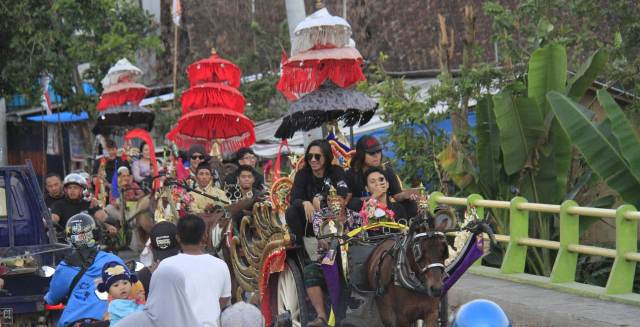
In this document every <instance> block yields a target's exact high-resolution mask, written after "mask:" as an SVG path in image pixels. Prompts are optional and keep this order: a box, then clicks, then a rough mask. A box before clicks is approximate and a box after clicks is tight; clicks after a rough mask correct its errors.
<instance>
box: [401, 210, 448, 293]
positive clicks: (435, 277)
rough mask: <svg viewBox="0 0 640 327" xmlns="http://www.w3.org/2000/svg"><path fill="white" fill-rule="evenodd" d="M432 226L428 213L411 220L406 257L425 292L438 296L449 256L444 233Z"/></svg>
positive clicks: (441, 290) (432, 222)
mask: <svg viewBox="0 0 640 327" xmlns="http://www.w3.org/2000/svg"><path fill="white" fill-rule="evenodd" d="M433 226H434V221H433V217H432V216H431V215H430V214H427V215H426V216H425V217H422V218H417V219H414V220H413V221H412V223H411V224H410V227H409V234H408V237H410V240H409V243H408V247H409V248H408V249H407V257H408V263H409V265H410V267H411V270H413V272H414V273H415V274H416V276H418V278H419V279H420V281H421V282H422V283H423V286H424V287H425V288H426V289H427V293H428V294H429V295H430V296H433V297H439V296H441V295H442V292H443V287H444V284H443V282H444V276H445V270H444V261H445V260H446V259H447V258H448V257H449V248H448V246H447V240H446V238H445V235H444V234H443V233H442V232H440V231H438V230H436V229H434V227H433Z"/></svg>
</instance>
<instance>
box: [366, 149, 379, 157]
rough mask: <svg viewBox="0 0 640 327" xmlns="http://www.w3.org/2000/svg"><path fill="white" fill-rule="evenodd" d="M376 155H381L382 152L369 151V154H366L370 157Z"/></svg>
mask: <svg viewBox="0 0 640 327" xmlns="http://www.w3.org/2000/svg"><path fill="white" fill-rule="evenodd" d="M378 153H382V150H377V151H369V152H367V154H369V155H372V156H375V155H376V154H378Z"/></svg>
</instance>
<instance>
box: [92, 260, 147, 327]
mask: <svg viewBox="0 0 640 327" xmlns="http://www.w3.org/2000/svg"><path fill="white" fill-rule="evenodd" d="M137 281H138V278H137V277H136V275H134V274H131V272H129V269H128V268H127V267H125V266H123V265H121V264H119V263H117V262H115V261H111V262H107V263H106V264H105V265H104V266H103V267H102V283H100V284H98V291H100V292H108V293H109V310H108V315H109V320H110V322H111V323H110V325H111V326H113V325H115V324H116V323H117V322H118V321H120V319H122V318H124V317H126V316H127V315H129V314H131V313H134V312H137V311H142V309H143V307H144V303H143V302H144V290H138V291H137V292H136V293H135V298H134V296H132V294H133V293H134V284H135V283H136V282H137Z"/></svg>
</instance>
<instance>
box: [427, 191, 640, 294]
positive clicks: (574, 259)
mask: <svg viewBox="0 0 640 327" xmlns="http://www.w3.org/2000/svg"><path fill="white" fill-rule="evenodd" d="M429 201H430V205H431V207H432V209H433V208H435V206H437V205H438V204H447V205H451V206H466V207H475V208H476V210H477V213H478V215H479V216H480V217H485V215H484V209H485V208H491V209H502V210H509V235H500V234H496V240H497V241H498V242H501V243H507V244H508V245H507V251H506V253H505V256H504V258H503V261H502V265H501V267H500V269H494V271H491V270H490V269H489V268H486V267H482V269H480V270H479V271H480V272H485V273H487V272H489V274H491V275H495V276H497V277H505V278H507V279H511V280H515V281H519V282H524V283H532V284H536V285H539V286H543V287H548V288H555V289H560V290H564V291H569V292H573V293H580V294H584V295H590V296H595V297H599V298H605V299H610V300H614V301H621V302H627V303H631V304H637V305H640V294H635V293H633V292H632V291H633V284H634V277H635V269H636V264H637V262H640V253H638V248H637V246H638V245H637V244H638V221H639V220H640V212H638V211H637V210H636V208H635V207H634V206H632V205H623V206H620V207H619V208H617V209H601V208H590V207H581V206H578V204H577V203H576V202H575V201H571V200H567V201H565V202H563V203H562V204H561V205H552V204H541V203H529V202H528V201H527V199H525V198H523V197H516V198H513V199H512V200H511V201H496V200H485V199H483V198H482V196H480V195H478V194H472V195H470V196H469V197H467V198H455V197H447V196H444V195H443V194H442V193H439V192H434V193H432V194H431V195H430V197H429ZM530 212H540V213H551V214H558V215H559V217H560V220H559V221H560V241H559V242H558V241H552V240H544V239H537V238H532V237H530V236H529V213H530ZM543 217H549V216H543ZM581 218H587V219H588V218H610V219H615V229H616V248H615V249H610V248H603V247H597V246H590V245H582V244H580V223H579V222H580V219H581ZM543 219H545V218H543ZM528 247H539V248H546V249H551V250H557V251H558V254H557V256H556V258H555V261H554V265H553V269H552V271H551V275H550V276H549V277H548V278H546V277H540V276H533V275H528V274H524V269H525V263H526V258H527V249H528ZM579 254H584V255H591V256H602V257H607V258H612V259H614V262H613V267H612V269H611V273H610V274H609V278H608V280H607V284H606V287H596V286H591V285H586V284H582V283H576V282H575V276H576V268H577V265H578V255H579ZM477 270H478V269H477ZM526 275H528V276H526Z"/></svg>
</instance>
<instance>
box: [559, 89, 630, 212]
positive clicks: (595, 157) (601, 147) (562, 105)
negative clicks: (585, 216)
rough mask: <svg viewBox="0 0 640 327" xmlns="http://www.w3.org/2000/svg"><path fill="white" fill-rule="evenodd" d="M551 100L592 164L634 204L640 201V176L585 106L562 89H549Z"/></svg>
mask: <svg viewBox="0 0 640 327" xmlns="http://www.w3.org/2000/svg"><path fill="white" fill-rule="evenodd" d="M547 99H548V100H549V104H550V105H551V108H552V110H553V112H554V113H555V115H556V117H557V119H558V122H559V123H560V126H562V129H563V130H564V131H565V132H566V133H567V135H568V136H569V137H570V139H571V141H572V142H573V144H574V145H575V146H576V147H577V148H578V150H580V152H581V153H582V155H583V156H584V158H585V160H586V161H587V163H588V164H589V167H591V169H593V171H595V172H596V174H598V175H599V176H600V177H601V178H602V179H603V180H604V181H605V182H606V183H607V184H608V185H609V187H611V188H612V189H614V190H615V191H616V192H618V193H619V194H620V195H621V196H622V198H623V199H624V200H625V201H626V202H628V203H631V204H637V203H638V201H640V192H638V188H639V187H640V176H639V174H638V173H637V172H634V171H633V170H632V169H631V166H630V165H629V164H628V163H627V161H626V160H625V158H624V156H623V155H622V154H621V153H620V152H619V151H617V150H616V148H615V146H614V145H613V144H612V143H611V142H610V141H609V140H608V139H607V137H606V136H605V135H604V134H603V133H602V131H601V130H600V129H599V128H598V127H597V126H596V125H595V124H594V123H593V122H592V121H591V120H590V119H589V118H588V117H587V116H586V115H585V114H584V113H583V112H582V111H583V110H585V109H584V108H583V107H582V105H580V104H578V103H576V102H575V101H573V100H571V99H570V98H569V97H567V96H566V95H564V94H561V93H559V92H555V91H552V92H549V94H547ZM635 150H636V151H640V148H638V149H635Z"/></svg>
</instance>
